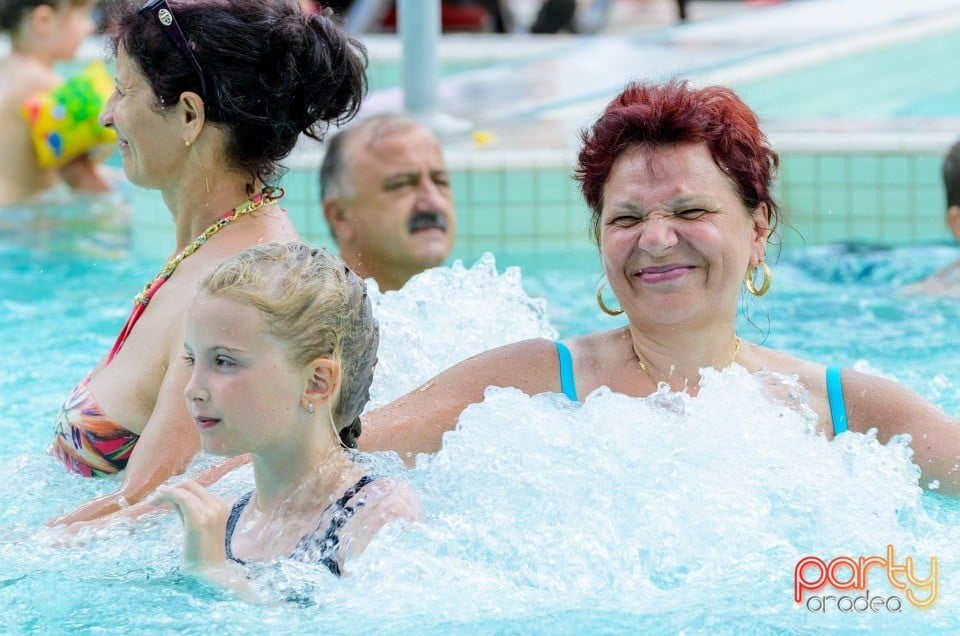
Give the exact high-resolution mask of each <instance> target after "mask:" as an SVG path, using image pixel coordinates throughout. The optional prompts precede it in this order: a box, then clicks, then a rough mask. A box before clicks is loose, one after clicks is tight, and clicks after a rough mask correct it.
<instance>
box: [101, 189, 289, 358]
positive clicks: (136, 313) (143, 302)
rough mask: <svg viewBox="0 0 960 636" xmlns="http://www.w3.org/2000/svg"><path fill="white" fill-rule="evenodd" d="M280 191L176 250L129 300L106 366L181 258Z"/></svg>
mask: <svg viewBox="0 0 960 636" xmlns="http://www.w3.org/2000/svg"><path fill="white" fill-rule="evenodd" d="M283 194H284V192H283V188H264V189H263V191H261V192H260V194H258V195H256V196H254V197H251V198H249V199H247V200H246V201H244V202H243V203H241V204H240V205H238V206H237V207H235V208H233V209H232V210H230V211H229V212H227V213H226V214H224V215H223V216H221V217H220V218H219V219H217V220H216V221H214V222H213V223H212V224H211V225H210V227H208V228H207V229H205V230H204V231H203V232H201V233H200V235H199V236H197V238H195V239H193V241H192V242H191V243H190V244H189V245H187V246H186V247H185V248H183V249H182V250H180V252H179V253H178V254H177V255H176V256H174V257H173V258H171V259H170V260H169V261H167V262H166V263H165V264H164V266H163V267H161V268H160V272H159V273H158V274H157V275H156V276H155V277H154V278H153V280H151V281H150V282H149V283H147V284H146V285H145V286H144V288H143V291H141V292H140V293H139V294H137V295H136V296H135V297H134V299H133V311H132V312H131V313H130V317H129V318H127V322H126V324H125V325H124V326H123V330H122V331H121V332H120V335H119V336H117V341H116V342H115V343H114V345H113V348H112V349H111V350H110V353H109V355H108V356H107V362H109V361H110V360H112V359H113V357H114V356H115V355H117V352H118V351H120V348H121V347H122V346H123V343H124V342H125V341H126V340H127V336H129V335H130V332H131V331H132V330H133V326H134V325H135V324H136V323H137V320H139V319H140V315H141V314H142V313H143V310H144V309H146V308H147V305H148V304H150V299H151V298H153V296H154V294H156V293H157V290H158V289H160V287H161V286H162V285H163V284H164V283H165V282H167V279H168V278H170V276H172V275H173V272H174V271H176V269H177V267H179V265H180V263H182V262H183V260H184V259H185V258H188V257H189V256H190V255H191V254H193V253H194V252H196V251H197V250H198V249H200V246H201V245H203V244H204V243H206V242H207V241H208V240H210V237H211V236H213V235H214V234H216V233H217V232H219V231H220V230H222V229H223V228H224V227H226V226H227V225H230V224H231V223H233V222H234V221H236V220H237V219H238V218H240V217H241V216H244V215H246V214H250V213H251V212H255V211H256V210H259V209H260V208H262V207H265V206H267V205H270V204H271V203H276V202H277V201H279V200H280V199H282V198H283Z"/></svg>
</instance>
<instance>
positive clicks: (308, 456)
mask: <svg viewBox="0 0 960 636" xmlns="http://www.w3.org/2000/svg"><path fill="white" fill-rule="evenodd" d="M378 342H379V334H378V326H377V322H376V319H375V318H374V317H373V313H372V310H371V305H370V301H369V299H368V298H367V293H366V288H365V285H364V283H363V281H362V280H360V279H359V278H358V277H357V276H356V275H355V274H354V273H353V272H352V271H350V270H349V269H348V268H347V267H346V266H345V265H344V264H343V261H341V260H340V259H339V258H338V257H336V256H333V255H331V254H330V253H328V252H326V251H325V250H322V249H314V248H311V247H308V246H306V245H303V244H300V243H290V244H286V245H280V244H269V245H263V246H257V247H252V248H249V249H247V250H245V251H243V252H241V253H239V254H237V255H235V256H234V257H232V258H230V259H228V260H227V261H225V262H224V263H222V264H221V265H220V266H218V267H217V268H216V269H214V270H213V271H211V272H210V273H209V274H207V275H206V276H205V277H203V278H202V279H201V280H200V282H199V284H198V289H197V293H196V296H195V298H194V300H193V302H192V304H191V306H190V309H189V310H188V313H187V318H186V329H185V342H184V360H185V362H184V364H187V365H189V367H190V368H191V374H190V379H189V382H188V383H187V386H186V389H185V391H184V394H185V397H186V400H187V405H188V408H189V410H190V414H191V415H192V417H193V420H194V422H195V423H196V426H197V429H198V430H199V433H200V439H201V443H202V445H203V448H204V450H206V451H207V452H208V453H212V454H217V455H226V456H236V455H241V454H245V453H250V454H251V455H252V461H253V473H254V480H255V484H256V487H255V489H254V490H253V491H252V492H250V493H249V494H247V495H245V496H243V497H241V498H240V499H239V500H238V501H237V502H236V503H235V504H234V505H233V506H232V507H230V506H228V505H227V503H225V502H224V501H222V500H221V499H219V498H217V497H215V496H213V495H211V494H210V493H208V492H207V491H206V490H205V489H204V488H203V487H202V486H200V485H199V484H197V483H196V482H194V481H192V480H186V481H183V482H180V483H178V484H176V485H173V486H166V487H163V488H161V489H159V490H158V492H157V494H156V495H155V496H154V498H153V500H152V502H151V503H154V504H160V503H168V504H171V505H172V506H173V507H174V509H175V510H176V511H177V513H178V514H179V515H180V517H181V518H182V520H183V526H184V534H185V544H184V553H183V561H184V565H185V566H186V567H187V568H188V569H191V570H192V571H194V572H195V573H197V574H199V575H200V576H202V577H203V578H208V579H211V580H213V581H215V582H220V583H224V582H228V581H232V580H235V577H232V575H231V572H232V568H224V567H223V566H224V564H227V563H229V562H231V561H233V562H239V563H244V562H247V561H268V560H272V559H274V558H277V557H290V558H294V559H297V560H302V561H309V562H314V563H318V564H321V565H323V566H325V567H327V568H328V569H329V570H330V571H331V572H333V573H334V574H337V575H339V574H341V571H342V567H343V563H344V561H345V560H346V559H348V558H349V557H350V556H354V555H356V554H358V553H360V552H361V551H362V550H363V549H364V547H365V546H366V545H367V543H368V542H369V541H370V540H371V538H372V537H373V536H374V535H375V534H376V533H377V531H378V530H380V528H381V527H383V526H384V525H385V524H387V523H389V522H390V521H392V520H394V519H398V518H403V519H408V520H412V519H414V518H415V517H416V515H417V511H418V508H419V502H418V499H417V497H416V495H415V494H414V493H413V492H412V491H411V490H409V489H408V488H406V487H404V486H402V485H400V484H398V483H395V482H392V481H390V480H388V479H385V478H382V477H378V476H375V475H369V474H366V472H365V471H364V469H363V468H362V467H361V466H360V465H358V464H357V463H355V462H354V461H353V458H352V454H351V451H350V450H349V449H352V448H355V447H356V443H357V437H358V436H359V435H360V412H361V410H362V409H363V407H364V405H365V404H366V402H367V400H368V398H369V389H370V383H371V381H372V379H373V367H374V364H375V363H376V354H377V345H378Z"/></svg>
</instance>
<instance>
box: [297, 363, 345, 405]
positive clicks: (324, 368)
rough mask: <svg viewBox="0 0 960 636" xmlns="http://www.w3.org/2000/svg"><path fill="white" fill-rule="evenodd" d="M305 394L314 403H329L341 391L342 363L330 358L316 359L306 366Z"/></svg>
mask: <svg viewBox="0 0 960 636" xmlns="http://www.w3.org/2000/svg"><path fill="white" fill-rule="evenodd" d="M305 371H306V374H307V385H306V389H305V394H306V396H307V397H309V398H310V399H311V401H312V402H320V403H322V402H328V401H329V400H331V399H332V398H333V397H334V396H335V395H336V394H337V391H339V390H340V363H339V362H337V361H336V360H331V359H330V358H316V359H315V360H312V361H311V362H309V363H308V364H307V366H306V369H305Z"/></svg>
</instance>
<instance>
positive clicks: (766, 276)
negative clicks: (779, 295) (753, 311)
mask: <svg viewBox="0 0 960 636" xmlns="http://www.w3.org/2000/svg"><path fill="white" fill-rule="evenodd" d="M757 267H759V268H760V271H761V272H762V273H763V282H762V283H760V289H757V286H756V284H755V283H754V282H753V274H754V272H756V270H757ZM757 267H752V268H748V269H747V273H746V275H744V277H743V284H744V285H746V286H747V291H749V292H750V293H751V294H753V295H754V296H756V297H757V298H759V297H760V296H763V295H764V294H766V293H767V292H768V291H770V283H772V282H773V272H771V271H770V268H769V267H768V266H767V264H766V263H764V262H763V261H762V260H761V261H760V262H759V263H757Z"/></svg>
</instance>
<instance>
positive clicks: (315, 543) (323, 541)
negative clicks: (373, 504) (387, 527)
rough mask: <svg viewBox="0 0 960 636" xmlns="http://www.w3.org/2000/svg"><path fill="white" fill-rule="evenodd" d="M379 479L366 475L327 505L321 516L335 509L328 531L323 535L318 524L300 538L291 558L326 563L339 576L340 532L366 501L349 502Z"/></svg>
mask: <svg viewBox="0 0 960 636" xmlns="http://www.w3.org/2000/svg"><path fill="white" fill-rule="evenodd" d="M377 479H379V478H378V477H375V476H373V475H364V476H363V477H361V478H360V480H359V481H357V483H355V484H354V485H353V486H351V487H350V488H348V489H347V491H346V492H345V493H343V496H342V497H340V499H338V500H336V501H335V502H333V503H332V504H330V505H329V506H327V507H326V508H325V509H324V510H323V512H322V513H321V514H320V517H321V518H323V516H324V515H325V514H326V513H327V511H328V510H330V509H333V516H332V518H331V519H330V523H329V524H328V525H327V529H326V531H325V532H324V533H323V535H322V536H321V535H320V525H319V524H318V525H317V530H316V532H314V533H313V534H309V535H307V536H305V537H303V538H302V539H300V541H299V542H298V543H297V547H296V548H294V550H293V554H291V555H290V558H292V559H296V560H298V561H309V562H314V563H320V564H322V565H325V566H326V567H327V569H329V570H330V571H331V572H333V573H334V574H336V575H337V576H340V564H339V563H337V561H336V559H335V558H334V557H335V556H336V554H337V550H338V549H339V548H340V537H339V535H338V533H339V532H340V530H341V529H342V528H343V526H345V525H346V524H347V521H349V520H350V518H351V517H352V516H353V515H354V514H356V512H357V511H358V510H360V509H361V508H363V506H364V505H365V504H366V502H365V501H363V500H360V501H357V502H356V503H355V504H353V505H352V506H351V505H347V504H349V503H350V500H351V499H353V497H354V496H356V494H357V493H358V492H360V489H362V488H363V487H364V486H366V485H367V484H369V483H371V482H373V481H375V480H377Z"/></svg>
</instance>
